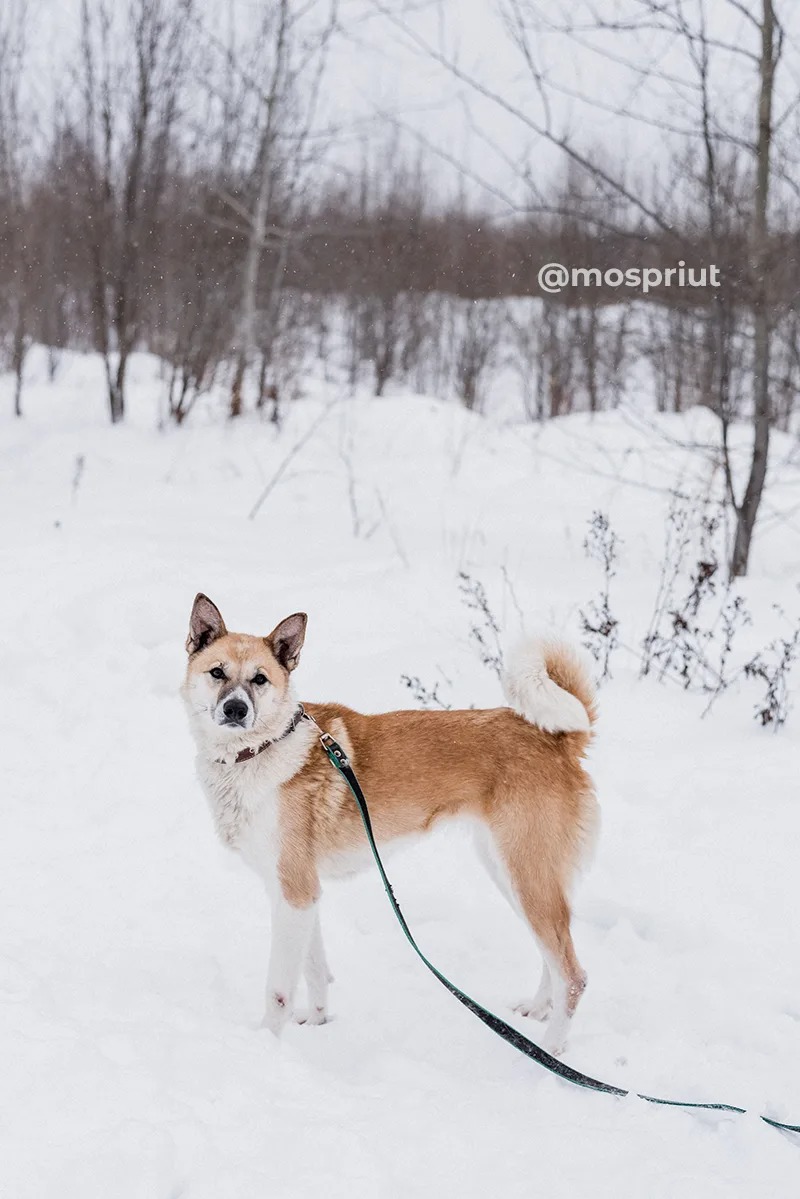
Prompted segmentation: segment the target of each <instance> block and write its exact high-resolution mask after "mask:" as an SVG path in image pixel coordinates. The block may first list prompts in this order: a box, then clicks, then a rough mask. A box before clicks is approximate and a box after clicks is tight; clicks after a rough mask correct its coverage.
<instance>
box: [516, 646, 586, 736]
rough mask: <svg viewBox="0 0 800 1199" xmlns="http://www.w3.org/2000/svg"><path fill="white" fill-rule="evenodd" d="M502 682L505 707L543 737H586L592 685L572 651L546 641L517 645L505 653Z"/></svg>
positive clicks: (575, 651) (579, 655)
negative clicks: (568, 735)
mask: <svg viewBox="0 0 800 1199" xmlns="http://www.w3.org/2000/svg"><path fill="white" fill-rule="evenodd" d="M502 683H503V693H504V695H505V697H506V701H507V703H508V704H509V706H510V707H512V708H513V709H514V711H515V712H519V714H520V716H524V717H525V719H526V720H528V721H530V723H531V724H535V725H537V726H538V727H539V728H540V729H544V731H545V732H546V733H584V734H586V735H587V736H588V734H590V733H591V727H592V725H593V724H594V722H595V720H596V718H597V708H596V706H595V689H594V683H593V682H592V676H591V673H590V669H589V666H588V664H587V662H586V661H585V659H584V656H583V654H582V653H581V651H580V650H579V649H578V648H577V647H576V646H573V645H570V644H568V643H567V642H565V641H560V640H557V639H555V638H548V637H535V638H529V639H527V640H525V641H521V642H519V643H518V644H517V645H516V646H515V647H514V649H513V651H512V652H511V654H509V657H508V664H507V665H506V667H505V669H504V671H503V675H502Z"/></svg>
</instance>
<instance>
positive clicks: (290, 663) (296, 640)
mask: <svg viewBox="0 0 800 1199" xmlns="http://www.w3.org/2000/svg"><path fill="white" fill-rule="evenodd" d="M307 623H308V617H307V616H306V614H305V612H295V613H294V615H293V616H287V617H286V619H285V620H282V621H281V623H280V624H279V625H276V626H275V628H274V629H273V630H272V632H271V633H270V635H269V637H267V638H266V642H267V645H268V646H269V647H270V649H271V650H272V652H273V654H274V655H275V657H276V658H277V659H278V661H279V662H280V664H281V666H283V667H285V669H286V670H294V668H295V666H296V665H297V663H298V662H299V661H300V650H301V649H302V648H303V642H304V641H305V639H306V624H307Z"/></svg>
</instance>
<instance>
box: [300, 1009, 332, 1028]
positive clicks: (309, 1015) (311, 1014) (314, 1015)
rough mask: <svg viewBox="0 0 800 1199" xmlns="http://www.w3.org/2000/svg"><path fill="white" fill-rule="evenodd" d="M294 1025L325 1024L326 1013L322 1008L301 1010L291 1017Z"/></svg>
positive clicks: (326, 1021)
mask: <svg viewBox="0 0 800 1199" xmlns="http://www.w3.org/2000/svg"><path fill="white" fill-rule="evenodd" d="M292 1019H293V1020H294V1022H295V1024H327V1023H328V1013H327V1012H326V1011H325V1008H324V1007H312V1008H307V1009H301V1010H300V1011H298V1012H295V1013H294V1015H293V1016H292Z"/></svg>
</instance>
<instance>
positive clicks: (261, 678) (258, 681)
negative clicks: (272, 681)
mask: <svg viewBox="0 0 800 1199" xmlns="http://www.w3.org/2000/svg"><path fill="white" fill-rule="evenodd" d="M253 682H254V683H255V685H256V686H257V687H263V686H264V684H265V683H268V682H269V679H268V678H267V676H266V675H265V674H257V675H256V677H255V678H254V679H253Z"/></svg>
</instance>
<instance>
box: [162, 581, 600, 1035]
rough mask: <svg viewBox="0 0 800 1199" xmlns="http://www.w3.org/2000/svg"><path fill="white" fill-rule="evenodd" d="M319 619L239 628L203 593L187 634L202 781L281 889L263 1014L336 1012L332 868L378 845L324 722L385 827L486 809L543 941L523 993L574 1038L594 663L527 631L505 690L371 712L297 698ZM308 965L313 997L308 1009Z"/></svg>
mask: <svg viewBox="0 0 800 1199" xmlns="http://www.w3.org/2000/svg"><path fill="white" fill-rule="evenodd" d="M306 622H307V618H306V615H305V613H302V612H297V613H294V614H293V615H292V616H288V617H286V619H285V620H282V621H281V622H280V624H278V625H276V627H275V628H274V629H273V630H272V632H271V633H270V634H269V635H268V636H266V637H264V636H253V635H250V634H245V633H229V632H228V630H227V628H226V626H225V622H224V621H223V619H222V616H221V614H220V611H219V609H218V608H217V607H216V605H215V604H213V603H212V602H211V600H210V599H208V598H207V596H205V595H202V594H200V595H198V596H197V598H196V599H195V601H194V606H193V608H192V612H191V618H190V622H189V635H188V638H187V641H186V650H187V653H188V665H187V671H186V679H185V682H184V685H183V688H182V694H183V698H184V701H185V704H186V708H187V710H188V714H189V721H190V725H191V729H192V733H193V735H194V738H195V741H196V744H197V751H198V752H197V769H198V774H199V778H200V782H201V784H202V787H203V790H204V791H205V794H206V797H207V799H208V802H209V805H210V807H211V813H212V816H213V819H214V824H215V826H216V831H217V833H218V835H219V837H220V839H221V841H222V842H223V844H224V845H226V846H229V847H230V848H231V849H233V850H235V851H237V852H238V853H239V854H240V855H241V857H242V858H243V859H244V861H245V862H246V863H247V864H248V865H249V866H251V867H252V869H253V870H255V871H256V873H257V874H258V875H259V877H260V878H261V879H262V880H263V882H264V884H265V885H266V889H267V892H268V895H269V899H270V902H271V907H272V942H271V948H270V958H269V966H268V971H267V989H266V1011H265V1015H264V1020H263V1025H264V1026H265V1027H266V1028H268V1029H270V1030H272V1032H274V1033H276V1034H278V1033H280V1031H281V1029H282V1028H283V1026H284V1024H285V1023H286V1021H287V1020H289V1019H290V1018H291V1017H292V1016H294V1018H295V1019H296V1020H299V1021H301V1022H304V1021H305V1022H308V1023H310V1024H323V1023H325V1021H326V1019H327V1012H328V984H329V982H330V981H332V980H331V976H330V972H329V969H328V963H327V961H326V958H325V950H324V947H323V942H322V932H321V928H320V919H319V899H320V879H321V878H325V877H330V876H334V877H335V876H341V875H346V874H350V873H353V872H354V871H355V870H357V869H359V868H360V867H361V866H363V865H366V864H368V862H369V861H370V860H371V859H370V857H369V852H368V849H367V842H366V838H365V836H364V830H363V827H362V824H361V818H360V816H359V813H358V810H357V808H356V805H355V803H354V802H353V799H352V796H351V795H350V792H349V791H348V789H347V785H346V783H345V781H344V779H343V778H342V777H341V776H340V774H339V772H338V771H336V770H334V769H333V768H332V766H331V764H330V762H329V760H328V757H327V755H326V754H325V753H324V752H323V750H322V748H321V746H320V744H319V731H318V730H319V728H321V729H323V730H324V731H326V732H329V733H330V734H331V735H332V736H333V737H334V738H335V739H336V740H337V741H338V742H339V743H340V744H341V746H342V747H343V749H344V750H345V752H346V754H347V755H348V757H349V758H350V762H351V763H352V766H353V769H354V770H355V772H356V774H357V776H358V779H359V781H360V783H361V786H362V788H363V790H364V794H365V795H366V797H367V801H368V803H369V808H370V813H371V817H372V824H373V828H374V832H375V836H376V839H377V841H378V843H379V845H383V844H385V843H387V842H391V841H395V840H397V839H399V838H408V837H412V836H414V835H418V834H420V833H424V832H426V831H427V830H428V829H430V828H432V827H433V826H434V825H436V824H438V823H439V822H440V821H444V820H446V819H448V818H450V817H455V816H467V817H471V818H472V819H473V821H474V823H475V827H476V831H477V835H476V844H477V847H478V851H479V853H480V855H481V857H482V859H483V861H484V863H485V865H486V866H487V867H488V871H489V874H490V875H491V877H492V878H493V880H494V881H495V883H496V884H497V885H498V887H499V888H500V890H501V892H502V893H503V894H504V895H505V897H506V898H507V900H508V901H509V903H510V904H511V906H512V907H513V908H514V909H515V910H516V911H517V912H518V914H519V915H520V916H521V917H522V918H523V920H525V921H526V923H527V924H528V925H529V927H530V929H531V931H532V933H533V935H534V938H535V940H536V942H537V943H538V946H539V949H540V950H541V954H542V958H543V968H542V976H541V982H540V984H539V988H538V990H537V992H536V993H535V995H534V997H533V998H532V999H531V1000H528V1001H523V1002H522V1003H520V1004H518V1005H517V1007H516V1009H515V1010H517V1011H518V1012H521V1013H522V1014H523V1015H525V1016H530V1017H533V1018H534V1019H538V1020H545V1019H547V1020H548V1024H547V1031H546V1035H545V1038H544V1047H545V1048H546V1049H547V1050H548V1051H549V1052H551V1053H560V1052H562V1051H563V1048H564V1043H565V1038H566V1034H567V1029H568V1026H569V1022H570V1020H571V1019H572V1016H573V1014H574V1012H575V1008H576V1006H577V1004H578V1000H579V999H580V997H581V995H582V993H583V991H584V988H585V986H586V975H585V973H584V971H583V970H582V969H581V967H580V965H579V963H578V959H577V957H576V955H575V949H574V946H573V942H572V936H571V932H570V904H569V893H570V887H571V884H572V882H573V880H574V878H575V876H576V873H577V872H578V870H579V868H581V867H582V866H584V865H585V864H586V862H587V859H588V857H589V856H590V854H591V852H592V849H593V846H594V842H595V839H596V834H597V829H598V805H597V801H596V798H595V793H594V788H593V785H592V781H591V779H590V777H589V775H588V774H587V772H586V770H585V769H584V766H583V759H584V755H585V753H586V749H587V746H588V744H589V741H590V737H591V734H592V725H593V724H594V721H595V718H596V710H595V696H594V687H593V684H592V681H591V676H590V674H589V671H588V669H587V667H586V664H585V663H584V662H583V660H582V658H581V657H580V656H579V654H578V653H577V652H576V651H575V650H574V649H573V648H571V647H570V646H568V645H566V644H563V643H561V642H557V641H543V640H530V641H527V642H524V643H522V644H521V645H520V646H519V648H518V649H517V650H516V652H515V653H514V654H512V655H511V657H510V661H509V665H508V666H507V668H506V670H505V673H504V676H503V687H504V694H505V697H506V700H507V702H508V704H509V706H508V707H506V708H492V709H488V710H483V711H480V710H469V711H432V712H430V711H401V712H385V713H381V714H380V715H373V716H365V715H362V714H361V713H359V712H354V711H352V710H351V709H349V708H346V707H344V706H343V705H341V704H337V703H314V704H307V705H303V706H301V705H299V704H298V701H297V699H296V697H295V692H294V687H293V672H294V670H295V668H296V667H297V664H298V662H299V660H300V652H301V650H302V648H303V642H304V639H305V633H306ZM308 717H311V719H308ZM315 724H316V725H317V726H318V728H315ZM301 975H304V977H305V983H306V988H307V992H308V1009H307V1011H306V1012H305V1013H298V1012H296V1011H295V1010H294V1000H295V993H296V991H297V989H298V985H299V982H300V977H301Z"/></svg>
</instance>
